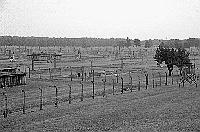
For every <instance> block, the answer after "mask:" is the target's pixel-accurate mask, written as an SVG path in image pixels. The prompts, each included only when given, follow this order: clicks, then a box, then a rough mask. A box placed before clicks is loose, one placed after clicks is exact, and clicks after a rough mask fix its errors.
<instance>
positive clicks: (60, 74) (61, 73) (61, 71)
mask: <svg viewBox="0 0 200 132" xmlns="http://www.w3.org/2000/svg"><path fill="white" fill-rule="evenodd" d="M60 76H62V68H61V67H60Z"/></svg>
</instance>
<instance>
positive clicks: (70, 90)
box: [68, 85, 72, 104]
mask: <svg viewBox="0 0 200 132" xmlns="http://www.w3.org/2000/svg"><path fill="white" fill-rule="evenodd" d="M68 86H69V104H71V92H72V87H71V85H68Z"/></svg>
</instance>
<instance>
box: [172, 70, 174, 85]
mask: <svg viewBox="0 0 200 132" xmlns="http://www.w3.org/2000/svg"><path fill="white" fill-rule="evenodd" d="M173 84H174V79H173V73H172V85H173Z"/></svg>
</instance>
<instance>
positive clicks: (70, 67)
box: [70, 66, 72, 81]
mask: <svg viewBox="0 0 200 132" xmlns="http://www.w3.org/2000/svg"><path fill="white" fill-rule="evenodd" d="M70 71H71V76H70V77H71V81H72V67H71V66H70Z"/></svg>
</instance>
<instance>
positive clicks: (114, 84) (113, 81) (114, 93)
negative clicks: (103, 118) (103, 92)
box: [112, 79, 115, 95]
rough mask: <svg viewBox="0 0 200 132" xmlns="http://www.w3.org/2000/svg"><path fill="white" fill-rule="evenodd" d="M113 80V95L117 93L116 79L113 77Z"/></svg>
mask: <svg viewBox="0 0 200 132" xmlns="http://www.w3.org/2000/svg"><path fill="white" fill-rule="evenodd" d="M112 80H113V95H114V94H115V79H112Z"/></svg>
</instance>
